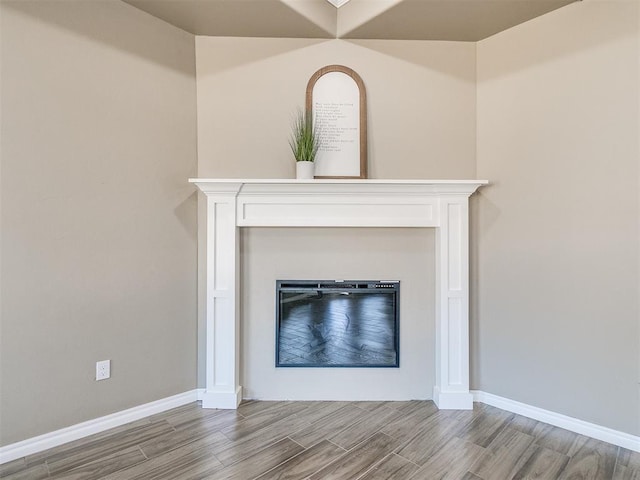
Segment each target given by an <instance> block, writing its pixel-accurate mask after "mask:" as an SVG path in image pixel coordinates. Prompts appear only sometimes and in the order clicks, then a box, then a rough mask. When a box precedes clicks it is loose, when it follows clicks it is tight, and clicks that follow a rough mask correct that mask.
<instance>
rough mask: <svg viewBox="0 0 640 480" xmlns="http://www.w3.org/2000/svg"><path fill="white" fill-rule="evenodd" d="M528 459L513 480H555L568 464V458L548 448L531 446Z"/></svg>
mask: <svg viewBox="0 0 640 480" xmlns="http://www.w3.org/2000/svg"><path fill="white" fill-rule="evenodd" d="M533 448H534V451H533V453H532V454H531V456H529V459H528V460H527V461H526V462H525V463H524V465H522V467H521V468H520V470H518V471H517V472H516V474H515V475H514V477H513V480H529V479H532V478H535V479H537V480H555V479H557V478H558V477H559V476H560V473H561V472H562V471H563V470H564V468H565V467H566V466H567V463H569V457H568V456H566V455H563V454H561V453H558V452H555V451H553V450H549V449H548V448H544V447H540V446H537V445H534V446H533Z"/></svg>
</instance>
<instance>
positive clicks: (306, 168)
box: [296, 162, 315, 180]
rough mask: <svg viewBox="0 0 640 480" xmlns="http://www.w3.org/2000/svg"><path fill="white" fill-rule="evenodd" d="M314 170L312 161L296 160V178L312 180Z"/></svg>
mask: <svg viewBox="0 0 640 480" xmlns="http://www.w3.org/2000/svg"><path fill="white" fill-rule="evenodd" d="M314 170H315V165H314V163H313V162H296V178H297V179H298V180H312V179H313V175H314Z"/></svg>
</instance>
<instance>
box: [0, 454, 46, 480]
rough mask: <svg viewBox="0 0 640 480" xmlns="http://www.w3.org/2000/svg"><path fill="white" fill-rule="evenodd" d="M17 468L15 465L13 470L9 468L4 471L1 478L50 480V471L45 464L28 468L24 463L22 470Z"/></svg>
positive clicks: (8, 479) (9, 479)
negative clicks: (46, 479) (45, 479)
mask: <svg viewBox="0 0 640 480" xmlns="http://www.w3.org/2000/svg"><path fill="white" fill-rule="evenodd" d="M21 460H23V459H21ZM15 467H16V465H13V468H9V467H7V468H5V469H4V470H2V474H0V478H2V479H3V480H42V479H43V478H49V469H48V468H47V466H46V465H45V464H44V463H40V464H37V465H32V466H30V467H27V466H25V465H24V461H23V462H22V465H20V468H15ZM9 472H11V473H9Z"/></svg>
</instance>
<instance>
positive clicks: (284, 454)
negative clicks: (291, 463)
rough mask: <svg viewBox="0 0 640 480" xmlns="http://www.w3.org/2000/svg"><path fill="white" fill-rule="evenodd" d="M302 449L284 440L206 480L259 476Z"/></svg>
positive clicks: (241, 478) (246, 478)
mask: <svg viewBox="0 0 640 480" xmlns="http://www.w3.org/2000/svg"><path fill="white" fill-rule="evenodd" d="M303 450H304V449H303V448H302V447H301V446H300V445H298V444H297V443H295V442H293V441H292V440H290V439H288V438H285V439H284V440H280V441H279V442H277V443H275V444H273V445H270V446H268V447H267V448H265V449H263V450H261V451H260V452H258V453H256V454H255V455H253V456H251V457H249V458H247V459H246V460H245V461H243V462H237V463H234V464H233V465H230V466H228V467H225V468H223V469H222V470H219V471H217V472H215V473H213V474H212V475H210V476H208V477H207V480H248V479H251V478H255V477H257V476H260V475H261V474H263V473H265V472H268V471H269V470H271V469H272V468H274V467H277V466H278V465H280V464H281V463H283V462H286V461H287V460H289V459H290V458H292V457H294V456H296V455H297V454H299V453H300V452H302V451H303Z"/></svg>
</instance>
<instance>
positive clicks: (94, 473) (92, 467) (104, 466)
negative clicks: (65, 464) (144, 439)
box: [51, 447, 146, 480]
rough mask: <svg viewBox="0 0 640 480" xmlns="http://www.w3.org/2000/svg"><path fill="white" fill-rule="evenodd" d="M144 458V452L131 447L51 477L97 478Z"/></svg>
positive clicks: (62, 479) (57, 478)
mask: <svg viewBox="0 0 640 480" xmlns="http://www.w3.org/2000/svg"><path fill="white" fill-rule="evenodd" d="M145 460H146V458H145V456H144V454H143V453H142V451H141V450H140V449H139V448H138V447H131V448H127V449H126V450H120V451H117V452H115V453H112V454H111V455H107V456H105V457H102V458H99V459H97V460H94V461H93V462H89V463H85V464H83V465H80V466H79V467H76V468H73V469H71V470H68V471H65V472H62V473H59V474H58V475H54V476H52V477H51V478H53V479H55V480H80V479H82V480H97V479H99V478H103V477H104V476H105V475H109V474H110V473H113V472H117V471H118V470H122V469H124V468H127V467H130V466H132V465H136V464H138V463H142V462H144V461H145Z"/></svg>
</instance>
